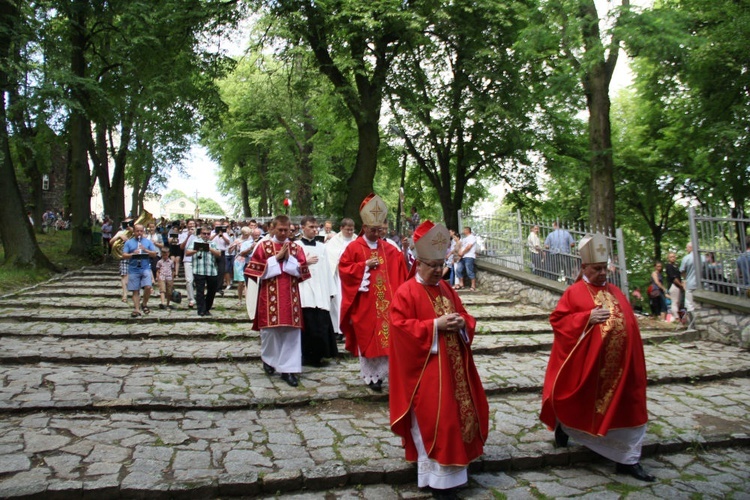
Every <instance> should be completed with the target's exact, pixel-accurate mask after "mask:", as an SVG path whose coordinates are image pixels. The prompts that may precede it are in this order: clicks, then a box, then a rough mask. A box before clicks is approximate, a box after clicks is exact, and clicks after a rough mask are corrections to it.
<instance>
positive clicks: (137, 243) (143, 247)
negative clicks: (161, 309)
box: [122, 224, 156, 318]
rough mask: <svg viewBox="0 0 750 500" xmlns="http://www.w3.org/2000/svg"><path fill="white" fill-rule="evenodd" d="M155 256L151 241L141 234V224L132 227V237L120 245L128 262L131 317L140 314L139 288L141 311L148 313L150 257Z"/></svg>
mask: <svg viewBox="0 0 750 500" xmlns="http://www.w3.org/2000/svg"><path fill="white" fill-rule="evenodd" d="M152 257H156V247H155V246H154V244H153V242H152V241H151V240H149V239H148V238H144V236H143V224H136V225H135V226H134V227H133V237H132V238H130V239H129V240H128V241H126V242H125V245H123V247H122V258H123V259H125V260H127V261H129V264H128V290H129V291H131V292H133V305H134V307H135V310H134V311H133V313H132V314H131V317H133V318H137V317H138V316H140V315H141V288H143V306H142V307H143V313H145V314H148V313H150V312H151V309H149V308H148V299H149V297H151V283H152V281H153V280H152V278H153V275H152V274H151V260H150V259H151V258H152Z"/></svg>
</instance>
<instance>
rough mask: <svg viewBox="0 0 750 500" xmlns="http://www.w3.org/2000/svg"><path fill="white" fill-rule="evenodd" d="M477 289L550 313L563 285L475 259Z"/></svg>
mask: <svg viewBox="0 0 750 500" xmlns="http://www.w3.org/2000/svg"><path fill="white" fill-rule="evenodd" d="M476 268H477V286H478V287H479V289H480V290H482V291H483V292H485V293H493V294H495V295H498V296H499V297H502V298H505V299H513V300H517V301H519V302H520V303H522V304H532V305H535V306H538V307H541V308H542V309H546V310H548V311H552V310H553V309H554V308H555V306H556V305H557V302H558V301H559V300H560V297H561V296H562V294H563V292H564V291H565V288H566V285H565V284H562V283H558V282H556V281H552V280H548V279H546V278H540V277H539V276H536V275H534V274H529V273H525V272H523V271H514V270H511V269H507V268H504V267H502V266H498V265H495V264H489V263H486V262H482V261H481V260H477V263H476Z"/></svg>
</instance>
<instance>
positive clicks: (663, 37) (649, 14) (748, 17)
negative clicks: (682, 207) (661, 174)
mask: <svg viewBox="0 0 750 500" xmlns="http://www.w3.org/2000/svg"><path fill="white" fill-rule="evenodd" d="M633 26H634V27H635V28H634V29H633V30H632V32H631V36H630V38H629V39H628V45H629V46H630V47H631V50H632V51H633V53H634V54H637V55H638V56H639V58H641V59H646V60H648V61H649V62H650V64H649V65H644V66H643V68H645V69H646V71H645V74H644V75H641V74H640V72H639V73H638V74H637V78H638V79H643V80H649V81H652V82H657V81H658V82H660V83H661V84H662V85H665V86H669V88H670V89H671V90H672V94H671V95H669V96H663V97H662V98H661V99H660V100H659V105H660V106H661V107H663V108H664V110H665V111H664V112H665V113H666V114H668V115H669V116H671V117H672V118H673V119H674V120H675V121H674V122H673V123H674V125H675V126H678V125H679V126H681V130H680V136H681V137H682V138H684V143H685V144H687V145H689V146H688V151H691V152H692V154H691V155H690V157H689V158H688V159H687V161H686V162H685V163H684V164H683V165H682V169H681V170H680V171H679V172H678V175H679V177H680V180H681V184H682V188H681V189H682V192H683V194H684V195H685V196H688V197H690V198H693V199H695V200H697V201H698V202H699V203H701V204H703V205H714V206H716V205H719V206H724V207H728V208H731V209H732V210H734V211H737V210H739V209H743V208H747V204H748V201H747V200H748V193H750V137H749V136H748V133H747V131H748V130H749V129H750V93H748V88H750V59H749V58H748V55H747V54H748V52H747V40H748V39H750V8H748V5H747V2H734V1H729V0H720V1H714V2H710V1H705V0H687V1H679V2H677V1H674V0H668V1H664V2H659V3H658V4H656V5H655V7H654V8H653V9H652V10H648V11H646V12H644V13H643V15H641V16H639V17H638V18H637V19H636V21H635V22H634V23H633Z"/></svg>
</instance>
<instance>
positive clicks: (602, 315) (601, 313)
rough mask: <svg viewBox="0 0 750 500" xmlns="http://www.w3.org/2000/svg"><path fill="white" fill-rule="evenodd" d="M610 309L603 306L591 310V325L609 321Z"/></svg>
mask: <svg viewBox="0 0 750 500" xmlns="http://www.w3.org/2000/svg"><path fill="white" fill-rule="evenodd" d="M609 316H610V312H609V309H604V308H603V307H602V306H599V307H595V308H594V309H592V310H591V318H590V321H591V323H604V322H605V321H607V320H608V319H609Z"/></svg>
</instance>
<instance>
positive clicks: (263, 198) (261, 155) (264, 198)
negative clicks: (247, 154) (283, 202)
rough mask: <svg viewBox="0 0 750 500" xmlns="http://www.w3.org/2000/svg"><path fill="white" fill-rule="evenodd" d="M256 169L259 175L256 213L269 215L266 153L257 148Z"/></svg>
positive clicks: (269, 201)
mask: <svg viewBox="0 0 750 500" xmlns="http://www.w3.org/2000/svg"><path fill="white" fill-rule="evenodd" d="M258 169H259V174H260V175H259V177H260V201H259V202H258V215H259V216H263V215H267V216H270V215H272V214H271V199H272V196H271V194H270V191H271V189H270V187H269V186H268V153H267V152H266V151H262V150H258Z"/></svg>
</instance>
